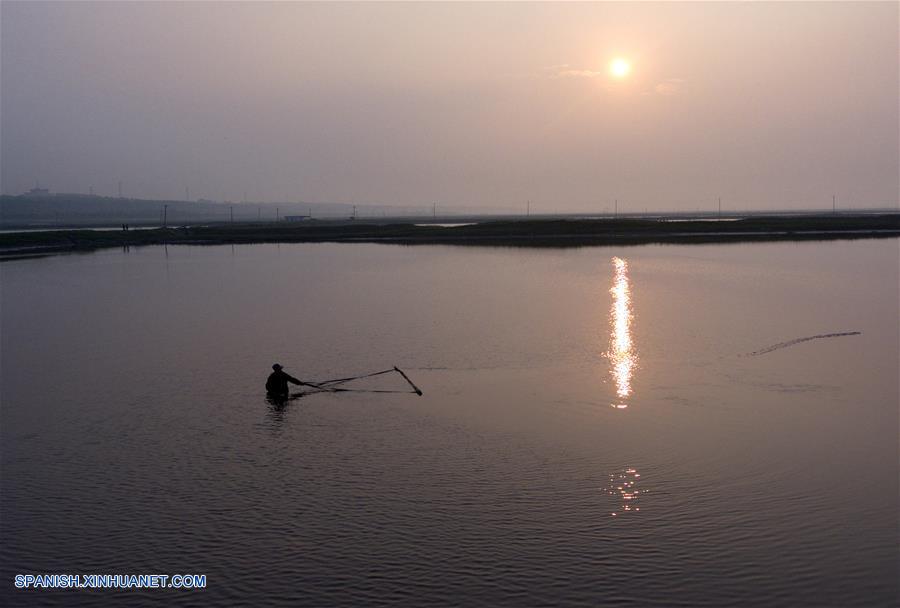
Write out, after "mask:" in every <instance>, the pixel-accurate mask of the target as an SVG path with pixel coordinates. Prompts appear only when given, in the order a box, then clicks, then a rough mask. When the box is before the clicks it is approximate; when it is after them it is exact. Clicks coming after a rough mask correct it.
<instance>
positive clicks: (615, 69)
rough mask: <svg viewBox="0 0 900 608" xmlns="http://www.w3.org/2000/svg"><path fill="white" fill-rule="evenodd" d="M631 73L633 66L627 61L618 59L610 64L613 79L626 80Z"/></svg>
mask: <svg viewBox="0 0 900 608" xmlns="http://www.w3.org/2000/svg"><path fill="white" fill-rule="evenodd" d="M630 72H631V64H630V63H629V62H628V60H627V59H622V58H621V57H616V58H615V59H613V60H612V61H610V62H609V73H610V74H612V75H613V78H625V77H626V76H628V74H629V73H630Z"/></svg>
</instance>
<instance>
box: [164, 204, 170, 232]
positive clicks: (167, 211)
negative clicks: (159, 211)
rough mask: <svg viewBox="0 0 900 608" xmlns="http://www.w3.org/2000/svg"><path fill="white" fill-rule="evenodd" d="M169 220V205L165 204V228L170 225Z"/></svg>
mask: <svg viewBox="0 0 900 608" xmlns="http://www.w3.org/2000/svg"><path fill="white" fill-rule="evenodd" d="M168 220H169V206H168V205H163V228H165V227H166V226H167V225H168Z"/></svg>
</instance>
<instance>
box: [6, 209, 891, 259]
mask: <svg viewBox="0 0 900 608" xmlns="http://www.w3.org/2000/svg"><path fill="white" fill-rule="evenodd" d="M897 237H900V213H885V214H877V215H873V214H860V215H848V214H841V215H825V214H823V215H807V216H802V217H779V216H756V217H751V218H744V219H736V220H734V221H729V222H716V221H705V220H702V219H696V220H684V221H677V222H670V221H659V220H654V219H631V218H629V219H624V218H622V219H614V218H609V219H589V220H588V219H575V220H558V219H534V220H519V221H508V220H505V221H503V220H494V221H484V222H479V223H474V224H468V225H461V226H450V227H443V226H433V225H416V224H412V223H403V224H397V223H376V222H363V221H356V222H346V221H345V222H329V221H315V220H312V221H305V222H279V223H270V224H251V223H236V224H230V223H223V224H216V225H210V226H196V227H191V226H185V227H180V228H156V229H141V230H127V231H125V230H79V229H63V230H48V231H41V232H34V231H32V232H10V233H4V234H0V259H16V258H21V257H31V256H37V255H52V254H57V253H69V252H86V251H94V250H97V249H106V248H111V247H143V246H149V245H228V244H254V243H389V244H401V245H461V246H466V245H470V246H471V245H477V246H507V247H584V246H603V245H642V244H651V243H677V244H692V243H697V244H699V243H736V242H758V241H806V240H835V239H871V238H897Z"/></svg>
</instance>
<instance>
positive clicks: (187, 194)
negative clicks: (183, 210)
mask: <svg viewBox="0 0 900 608" xmlns="http://www.w3.org/2000/svg"><path fill="white" fill-rule="evenodd" d="M184 200H186V201H189V200H191V189H190V188H188V187H187V186H185V187H184Z"/></svg>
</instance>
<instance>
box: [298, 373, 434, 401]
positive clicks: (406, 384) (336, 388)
mask: <svg viewBox="0 0 900 608" xmlns="http://www.w3.org/2000/svg"><path fill="white" fill-rule="evenodd" d="M388 374H391V375H393V376H395V377H396V378H395V379H394V380H393V381H387V382H385V381H382V382H378V381H377V380H386V379H388V378H389V376H388ZM379 377H380V378H379ZM397 379H399V381H400V386H399V387H398V386H397V384H398V383H397V381H396V380H397ZM303 384H304V390H302V391H299V392H297V393H291V399H294V398H297V397H304V396H306V395H313V394H316V393H394V394H401V395H403V394H414V395H419V396H421V395H422V391H421V390H420V389H419V387H418V386H416V385H415V384H414V383H413V381H412V380H410V379H409V376H407V375H406V374H405V373H404V372H403V370H401V369H400V368H399V367H392V368H391V369H385V370H381V371H380V372H372V373H369V374H362V375H360V376H348V377H346V378H334V379H332V380H316V381H305V382H304V383H303Z"/></svg>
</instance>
